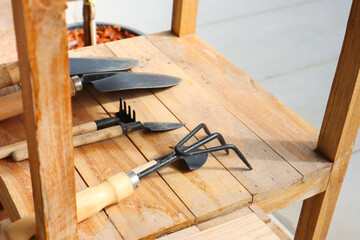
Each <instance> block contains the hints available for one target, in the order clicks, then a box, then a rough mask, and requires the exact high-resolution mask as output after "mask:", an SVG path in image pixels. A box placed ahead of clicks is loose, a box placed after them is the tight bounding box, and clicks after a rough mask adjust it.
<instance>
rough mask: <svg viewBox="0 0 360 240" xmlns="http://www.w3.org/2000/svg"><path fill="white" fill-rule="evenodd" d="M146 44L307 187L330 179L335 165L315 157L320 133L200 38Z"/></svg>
mask: <svg viewBox="0 0 360 240" xmlns="http://www.w3.org/2000/svg"><path fill="white" fill-rule="evenodd" d="M146 38H147V39H149V40H150V41H151V42H152V43H153V44H155V45H156V46H157V47H158V48H159V49H161V51H162V52H163V53H164V54H165V55H167V56H169V57H170V59H171V60H172V61H173V62H175V63H176V64H177V65H178V66H179V67H181V68H182V69H184V70H185V71H186V73H187V74H188V75H189V76H190V77H192V78H193V79H196V80H197V83H198V84H200V85H201V86H202V87H203V88H204V89H205V90H206V91H207V92H208V93H209V94H211V96H213V97H214V98H215V99H216V100H217V101H219V102H220V103H221V104H222V105H223V107H225V108H227V109H229V110H230V111H231V112H232V113H233V114H234V115H235V116H236V117H237V118H239V119H241V121H242V122H243V123H244V124H245V125H246V126H247V127H248V128H250V129H251V131H253V132H254V133H255V134H256V135H257V136H259V137H260V138H261V139H262V141H264V142H265V143H266V144H268V145H269V147H271V148H272V149H274V150H275V151H276V152H277V153H278V154H279V155H280V156H281V157H282V158H284V159H285V160H286V161H287V162H289V163H290V164H291V165H292V166H293V167H294V168H295V169H296V170H297V171H299V172H300V173H301V174H302V175H303V176H304V179H303V181H307V179H312V178H317V177H319V176H320V175H321V174H329V172H330V169H331V163H329V162H328V161H327V160H326V159H325V158H323V157H322V156H321V155H319V154H317V153H316V152H315V151H314V150H315V147H316V142H317V138H318V131H317V130H316V129H315V128H314V127H312V126H311V125H310V124H309V123H308V122H306V121H305V120H304V119H302V118H301V117H300V116H299V115H297V114H296V113H295V112H294V111H292V110H291V109H290V108H289V107H287V106H286V105H285V104H283V103H282V102H280V101H279V100H278V99H277V98H276V97H274V96H273V95H272V94H270V93H268V92H266V91H265V90H264V89H263V88H262V87H261V86H260V85H259V84H258V83H256V82H255V81H254V80H253V79H251V78H250V77H249V76H247V75H246V74H245V73H244V72H242V71H241V70H240V69H239V68H237V67H236V66H235V65H233V64H232V63H231V62H230V61H229V60H227V59H226V58H225V57H223V56H222V55H220V54H219V53H218V52H217V51H216V50H215V49H214V48H212V47H211V46H210V45H208V44H207V43H206V42H205V41H203V40H202V39H200V38H199V37H198V36H197V35H196V34H194V35H192V36H189V37H186V38H182V39H179V38H176V37H175V36H174V35H172V34H171V33H169V32H164V33H160V34H154V35H148V36H146ZM274 126H276V127H274Z"/></svg>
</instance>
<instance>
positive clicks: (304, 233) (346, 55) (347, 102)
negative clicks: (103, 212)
mask: <svg viewBox="0 0 360 240" xmlns="http://www.w3.org/2000/svg"><path fill="white" fill-rule="evenodd" d="M12 2H13V15H14V21H15V31H16V38H17V46H18V55H19V64H20V72H21V83H22V86H23V102H24V120H25V125H26V136H27V140H28V142H29V154H30V157H31V161H30V170H31V179H32V187H33V189H34V190H33V198H34V202H36V204H35V214H36V220H37V237H38V238H40V239H53V238H58V237H59V236H60V237H61V238H68V239H74V238H76V235H77V228H76V226H77V224H76V209H75V208H76V207H75V205H76V204H75V175H76V174H75V170H74V160H73V145H72V113H71V99H70V96H71V86H70V82H69V81H67V73H68V52H67V47H66V46H67V44H66V23H65V15H64V11H65V4H66V1H47V2H46V3H44V2H43V1H40V0H36V1H34V2H32V3H31V5H30V4H29V3H28V2H26V1H22V0H12ZM197 7H198V0H174V4H173V18H172V26H171V29H172V32H173V33H174V34H175V35H176V36H178V37H182V36H185V35H190V34H193V33H195V27H196V15H197ZM25 20H26V21H25ZM359 23H360V0H354V1H353V5H352V9H351V13H350V17H349V22H348V26H347V30H346V35H345V40H344V44H343V48H342V52H341V56H340V59H339V63H338V67H337V71H336V75H335V78H334V82H333V86H332V90H331V93H330V97H329V102H328V106H327V110H326V114H325V117H324V121H323V125H322V128H321V132H320V137H319V141H318V145H317V151H318V153H321V154H323V155H324V156H326V158H327V159H329V160H331V162H333V164H334V165H333V168H332V170H331V173H330V174H328V173H327V171H328V170H329V168H330V167H329V168H326V169H320V170H319V173H318V175H313V172H311V171H307V169H306V168H304V169H302V170H301V168H300V173H301V175H302V176H303V181H304V184H297V185H296V186H295V187H293V188H292V187H291V188H289V189H287V190H286V191H279V195H277V194H275V193H274V194H273V195H271V196H263V195H260V196H256V195H254V196H253V202H257V204H258V205H259V206H260V207H261V208H262V209H264V210H265V212H272V211H275V210H277V209H279V208H281V207H285V206H287V205H289V204H291V203H293V202H295V201H298V200H303V199H305V201H304V205H303V209H302V212H301V216H300V221H299V225H298V228H297V232H296V236H295V238H296V239H325V237H326V234H327V231H328V227H329V225H330V221H331V217H332V214H333V211H334V209H335V206H336V201H337V197H338V195H339V192H340V188H341V184H342V181H343V179H344V176H345V172H346V168H347V165H348V163H349V159H350V156H351V152H352V147H353V144H354V141H355V139H356V135H357V131H358V128H359V124H360V123H359V121H360V116H359V114H360V113H359V111H357V110H358V109H359V107H360V106H359V105H360V99H359V91H360V90H359V86H360V83H359V81H360V78H359V76H360V74H359V69H360V38H358V36H359V35H360V24H359ZM49 36H52V37H49ZM146 38H147V39H148V40H150V41H151V42H152V43H153V44H154V45H156V44H162V42H161V41H162V38H161V35H153V36H151V35H150V36H147V37H146ZM192 38H194V39H196V38H197V37H196V35H195V36H193V37H192ZM164 39H166V38H164ZM189 39H190V40H189V42H191V38H189ZM199 42H200V41H199ZM185 45H186V44H185ZM184 47H186V46H184ZM171 54H172V53H171V52H170V51H169V53H168V55H169V56H170V55H171ZM172 60H173V61H174V62H176V63H178V64H181V62H180V60H179V59H177V58H176V57H174V56H173V58H172ZM194 74H195V73H194ZM48 79H52V80H51V81H48ZM222 104H224V105H226V103H222ZM234 107H235V106H231V107H230V108H229V110H230V111H231V112H232V113H233V114H235V115H238V114H241V113H239V112H236V111H235V110H234ZM294 116H295V115H294ZM244 123H245V124H246V125H247V126H249V128H251V129H254V128H257V126H256V125H254V126H252V125H251V124H248V123H249V122H246V119H245V120H244ZM257 131H258V132H259V131H260V132H261V129H260V130H257ZM254 132H255V131H254ZM275 133H276V132H275ZM267 144H268V143H267ZM269 145H270V144H269ZM270 147H273V146H270ZM275 147H276V148H278V149H280V151H277V152H278V154H279V155H280V156H282V157H284V159H287V157H286V156H289V154H291V152H287V151H285V150H284V151H281V146H280V147H279V146H275ZM306 147H309V146H306ZM313 154H315V153H313ZM307 157H309V158H311V155H309V156H307ZM290 164H297V163H296V161H294V162H290ZM329 166H331V165H329ZM59 169H61V171H59ZM321 171H322V172H321ZM329 171H330V170H329ZM78 177H79V176H77V178H78ZM305 180H306V181H305ZM284 193H286V194H284ZM5 208H6V206H5ZM314 216H315V217H314ZM59 234H61V235H59ZM55 236H56V237H55Z"/></svg>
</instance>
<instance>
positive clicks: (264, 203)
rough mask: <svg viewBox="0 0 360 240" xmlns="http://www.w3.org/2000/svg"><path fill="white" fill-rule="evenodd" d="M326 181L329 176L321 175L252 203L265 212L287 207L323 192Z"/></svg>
mask: <svg viewBox="0 0 360 240" xmlns="http://www.w3.org/2000/svg"><path fill="white" fill-rule="evenodd" d="M328 182H329V176H323V177H320V178H318V179H313V180H311V181H307V182H305V183H303V184H300V185H298V186H295V187H293V188H290V189H288V190H286V191H283V192H280V193H277V194H274V195H273V196H269V197H268V198H266V199H264V200H261V201H255V202H254V203H256V204H257V205H259V206H260V207H261V209H262V210H264V211H265V212H266V213H272V212H275V211H277V210H280V209H283V208H285V207H288V206H290V205H291V204H293V203H295V202H299V201H302V200H305V199H307V198H309V197H312V196H314V195H316V194H319V193H322V192H324V191H325V190H326V187H327V185H328Z"/></svg>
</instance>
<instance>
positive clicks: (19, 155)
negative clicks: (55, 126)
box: [11, 98, 185, 161]
mask: <svg viewBox="0 0 360 240" xmlns="http://www.w3.org/2000/svg"><path fill="white" fill-rule="evenodd" d="M131 113H132V114H131ZM184 125H185V124H184V123H162V122H144V123H141V122H139V121H136V119H135V110H133V111H132V112H131V107H130V106H128V107H127V106H126V102H125V101H123V100H122V99H121V98H120V107H119V112H117V113H115V118H114V117H109V118H104V119H100V120H96V121H94V122H88V123H84V124H81V125H78V126H76V127H74V128H77V130H76V131H77V132H86V133H84V134H80V135H77V136H74V141H73V143H74V147H78V146H82V145H85V144H89V143H94V142H99V141H102V140H105V139H110V138H115V137H118V136H120V135H122V134H124V133H129V132H133V131H136V130H141V129H144V128H146V129H148V130H150V131H152V132H159V131H168V130H173V129H176V128H179V127H182V126H184ZM74 135H75V134H74ZM17 146H18V145H17ZM11 156H12V158H13V160H14V161H22V160H25V159H28V158H29V155H28V149H27V145H26V142H25V146H23V147H22V148H18V149H16V150H13V151H12V152H11Z"/></svg>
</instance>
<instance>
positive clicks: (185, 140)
mask: <svg viewBox="0 0 360 240" xmlns="http://www.w3.org/2000/svg"><path fill="white" fill-rule="evenodd" d="M201 129H204V131H205V133H206V134H207V135H210V134H211V133H210V131H209V128H208V127H207V126H206V124H205V123H200V124H199V125H198V126H197V127H196V128H194V129H193V130H192V131H191V132H190V133H189V134H188V135H186V136H185V137H184V138H183V139H182V140H181V141H180V142H179V143H178V144H176V146H175V151H176V150H177V149H180V148H181V147H182V146H183V145H184V143H186V142H187V141H188V140H189V139H190V138H191V137H192V136H194V135H195V133H197V132H198V131H200V130H201ZM180 151H181V150H180Z"/></svg>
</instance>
